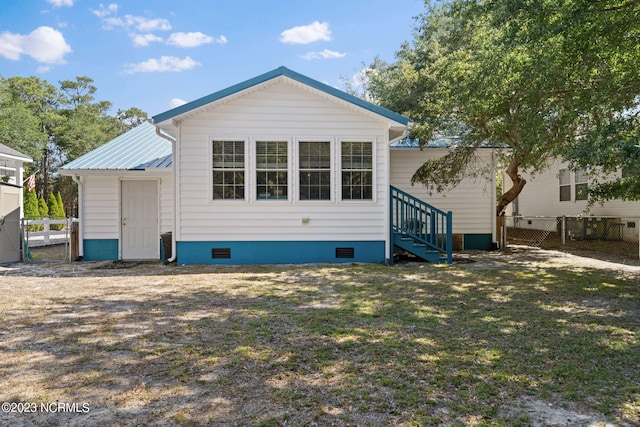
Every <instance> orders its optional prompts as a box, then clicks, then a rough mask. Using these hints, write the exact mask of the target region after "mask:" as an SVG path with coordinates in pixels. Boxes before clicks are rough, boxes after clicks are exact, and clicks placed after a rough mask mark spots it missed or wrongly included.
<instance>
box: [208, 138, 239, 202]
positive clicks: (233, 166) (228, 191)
mask: <svg viewBox="0 0 640 427" xmlns="http://www.w3.org/2000/svg"><path fill="white" fill-rule="evenodd" d="M212 144H213V146H212V148H213V159H212V160H213V200H244V187H245V186H244V182H245V179H244V178H245V176H244V173H245V171H244V158H245V156H244V141H213V142H212Z"/></svg>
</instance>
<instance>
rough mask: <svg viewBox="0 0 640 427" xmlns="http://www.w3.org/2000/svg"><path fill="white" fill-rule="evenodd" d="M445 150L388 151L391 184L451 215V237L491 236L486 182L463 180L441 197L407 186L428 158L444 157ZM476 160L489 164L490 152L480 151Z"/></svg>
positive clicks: (489, 194) (492, 211) (491, 210)
mask: <svg viewBox="0 0 640 427" xmlns="http://www.w3.org/2000/svg"><path fill="white" fill-rule="evenodd" d="M446 153H447V150H446V149H441V148H427V149H424V150H419V149H417V148H416V149H408V148H403V149H392V150H391V185H393V186H394V187H397V188H399V189H401V190H403V191H405V192H407V193H409V194H412V195H413V196H415V197H418V198H419V199H422V200H424V201H425V202H427V203H429V204H430V205H433V206H435V207H436V208H438V209H440V210H443V211H445V212H447V211H452V212H453V233H454V234H458V233H460V234H462V233H468V234H491V233H492V229H493V228H492V227H493V223H494V221H495V209H496V201H495V199H494V198H493V194H494V191H493V189H492V185H494V184H495V183H493V182H491V181H490V180H484V179H472V178H468V179H465V180H463V182H462V183H460V184H459V185H458V186H457V187H455V188H453V189H451V190H449V191H447V192H446V193H445V194H436V193H434V194H429V191H427V189H426V188H425V187H424V186H423V185H421V184H416V185H411V176H412V175H413V174H414V172H415V171H416V170H417V169H418V168H419V167H420V166H422V164H423V163H424V162H425V161H427V160H428V159H430V158H436V157H441V156H444V155H445V154H446ZM479 156H480V159H482V161H484V162H486V164H487V165H489V164H490V162H491V150H490V149H486V150H482V149H481V151H480V153H479Z"/></svg>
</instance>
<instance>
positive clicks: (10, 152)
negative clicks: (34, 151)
mask: <svg viewBox="0 0 640 427" xmlns="http://www.w3.org/2000/svg"><path fill="white" fill-rule="evenodd" d="M3 154H5V155H7V156H9V157H14V158H16V159H17V160H20V161H23V162H32V161H33V159H32V158H31V157H29V156H27V155H26V154H22V153H21V152H19V151H18V150H14V149H13V148H11V147H7V146H6V145H4V144H0V156H1V155H3Z"/></svg>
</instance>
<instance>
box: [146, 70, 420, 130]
mask: <svg viewBox="0 0 640 427" xmlns="http://www.w3.org/2000/svg"><path fill="white" fill-rule="evenodd" d="M280 76H285V77H288V78H290V79H292V80H294V81H296V82H298V83H301V84H304V85H306V86H309V87H311V88H314V89H316V90H319V91H321V92H324V93H326V94H328V95H331V96H334V97H336V98H338V99H341V100H342V101H345V102H348V103H350V104H353V105H356V106H358V107H360V108H363V109H365V110H367V111H370V112H372V113H375V114H377V115H379V116H382V117H385V118H387V119H389V120H392V121H394V122H397V123H400V124H402V125H405V126H408V125H409V123H410V120H409V119H408V118H406V117H404V116H402V115H400V114H398V113H394V112H393V111H391V110H387V109H386V108H382V107H380V106H378V105H375V104H372V103H370V102H368V101H365V100H364V99H361V98H358V97H357V96H353V95H350V94H348V93H346V92H344V91H341V90H339V89H336V88H335V87H333V86H329V85H328V84H325V83H322V82H320V81H318V80H314V79H312V78H310V77H307V76H305V75H302V74H300V73H297V72H295V71H293V70H291V69H289V68H287V67H285V66H280V67H278V68H276V69H274V70H271V71H268V72H266V73H264V74H260V75H259V76H256V77H253V78H251V79H249V80H245V81H244V82H241V83H237V84H235V85H233V86H230V87H228V88H226V89H222V90H220V91H218V92H214V93H212V94H210V95H207V96H204V97H202V98H199V99H196V100H195V101H191V102H188V103H186V104H184V105H181V106H179V107H176V108H173V109H171V110H168V111H165V112H164V113H160V114H158V115H155V116H153V117H152V120H153V123H155V124H158V123H161V122H165V121H167V120H172V119H176V118H178V117H180V116H182V115H185V114H188V113H190V112H193V111H195V110H197V109H199V108H202V107H204V106H205V105H207V104H211V103H213V102H216V101H219V100H221V99H223V98H226V97H228V96H231V95H234V94H237V93H239V92H242V91H244V90H247V89H250V88H252V87H254V86H258V85H260V84H263V83H266V82H268V81H270V80H273V79H275V78H277V77H280Z"/></svg>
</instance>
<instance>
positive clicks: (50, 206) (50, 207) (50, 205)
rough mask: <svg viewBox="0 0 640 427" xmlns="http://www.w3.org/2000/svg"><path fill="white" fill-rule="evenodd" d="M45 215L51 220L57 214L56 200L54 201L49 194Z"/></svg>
mask: <svg viewBox="0 0 640 427" xmlns="http://www.w3.org/2000/svg"><path fill="white" fill-rule="evenodd" d="M47 213H48V214H49V216H50V217H52V218H54V217H55V216H56V215H57V213H58V199H56V197H55V196H54V195H53V193H50V194H49V201H48V202H47Z"/></svg>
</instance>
